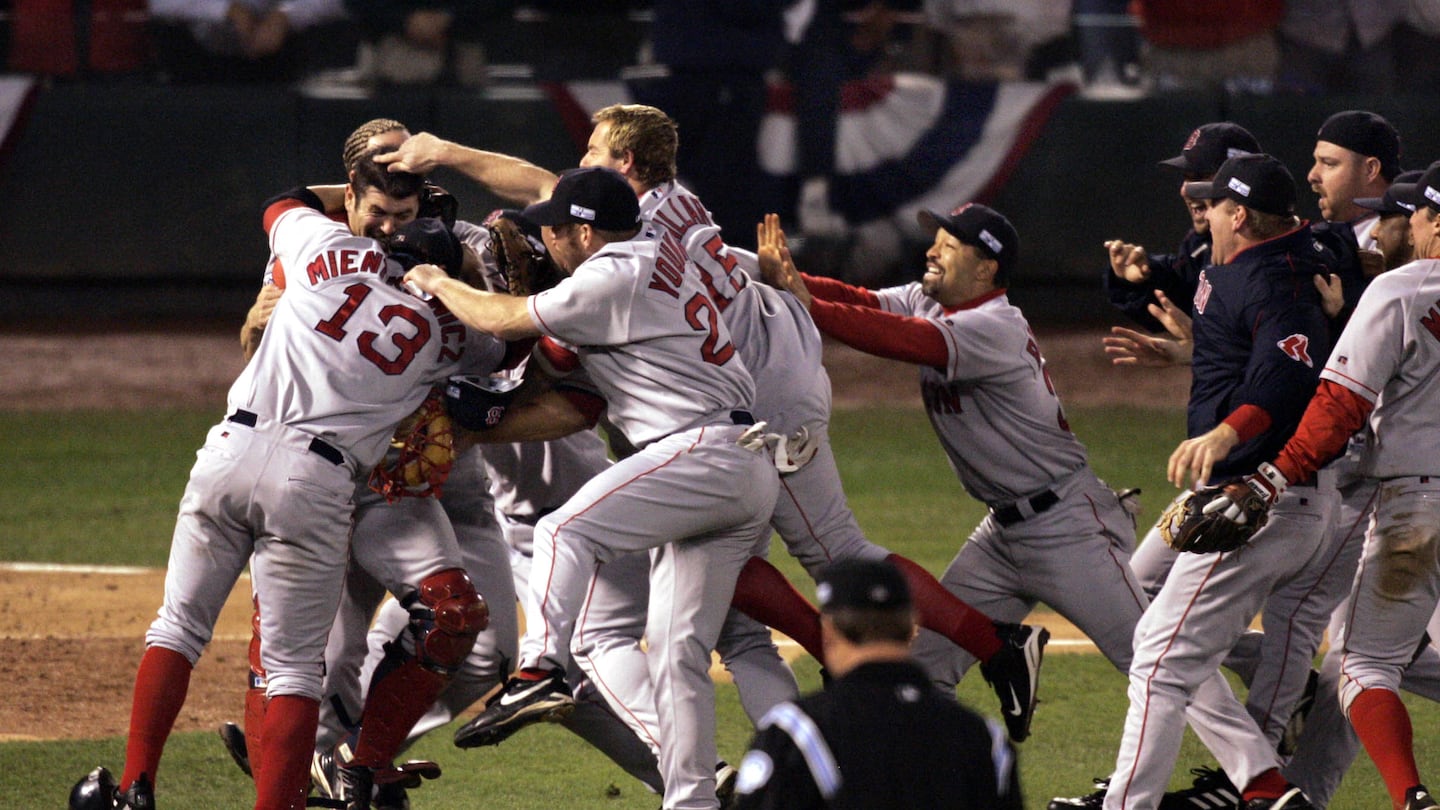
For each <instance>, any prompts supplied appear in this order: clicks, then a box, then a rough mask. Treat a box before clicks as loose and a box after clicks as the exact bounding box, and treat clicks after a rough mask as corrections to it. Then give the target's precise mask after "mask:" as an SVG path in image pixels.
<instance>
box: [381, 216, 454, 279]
mask: <svg viewBox="0 0 1440 810" xmlns="http://www.w3.org/2000/svg"><path fill="white" fill-rule="evenodd" d="M386 248H387V250H388V251H389V253H390V258H392V259H394V260H395V261H397V262H399V263H400V266H401V267H404V268H405V269H406V270H409V269H410V268H412V267H414V266H415V265H417V264H437V265H439V266H440V267H441V268H442V269H443V270H444V271H445V272H446V273H449V274H450V275H452V276H453V275H456V274H457V273H459V272H460V266H461V265H462V264H464V263H465V250H464V248H462V247H461V246H460V240H459V238H457V237H456V236H455V232H454V231H452V230H450V229H449V228H448V227H446V226H445V223H444V222H442V221H440V220H439V219H436V218H435V217H419V218H417V219H412V220H410V221H409V222H407V223H405V224H404V225H401V226H400V227H399V228H396V229H395V233H393V234H391V235H390V238H389V239H388V240H386Z"/></svg>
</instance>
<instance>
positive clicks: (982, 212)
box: [915, 203, 1020, 273]
mask: <svg viewBox="0 0 1440 810" xmlns="http://www.w3.org/2000/svg"><path fill="white" fill-rule="evenodd" d="M915 219H916V220H917V221H918V222H919V223H920V227H922V228H924V229H925V230H926V231H927V232H930V233H934V232H935V231H937V230H942V229H943V230H944V231H945V232H946V233H949V234H950V235H951V236H953V237H955V238H956V239H959V240H960V241H961V242H964V243H965V244H967V245H972V246H974V247H977V248H979V249H980V250H981V251H982V252H984V253H985V254H987V255H988V256H989V257H990V258H992V259H994V260H995V261H997V262H999V263H1000V272H1002V273H1009V272H1010V271H1011V270H1012V269H1014V267H1015V264H1016V262H1018V261H1019V260H1020V234H1018V233H1016V232H1015V226H1014V225H1011V224H1010V220H1008V219H1006V218H1005V216H1004V215H1003V214H1001V213H1000V212H999V211H996V210H995V209H993V208H991V207H989V206H987V205H981V204H980V203H965V204H964V205H962V206H960V207H959V208H956V209H955V210H954V211H951V212H950V213H948V214H941V213H937V212H935V211H930V210H928V209H927V210H922V211H921V212H920V213H918V214H916V215H915Z"/></svg>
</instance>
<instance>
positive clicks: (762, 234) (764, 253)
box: [755, 214, 811, 309]
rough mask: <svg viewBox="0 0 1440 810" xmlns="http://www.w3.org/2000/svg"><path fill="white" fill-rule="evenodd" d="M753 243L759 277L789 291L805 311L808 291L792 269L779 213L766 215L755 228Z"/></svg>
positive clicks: (808, 299)
mask: <svg viewBox="0 0 1440 810" xmlns="http://www.w3.org/2000/svg"><path fill="white" fill-rule="evenodd" d="M755 242H756V245H757V247H756V251H755V253H756V256H757V257H758V259H759V263H760V275H761V276H762V277H764V279H765V283H767V284H769V285H770V286H772V287H776V288H778V289H781V290H785V291H787V292H789V293H790V294H791V295H794V296H795V297H796V298H798V299H800V303H802V304H804V305H805V307H806V309H809V307H810V300H811V299H810V290H809V289H807V288H806V286H805V280H804V279H802V278H801V277H800V271H799V270H797V269H796V268H795V260H794V258H793V257H791V255H790V246H789V244H788V243H787V242H786V239H785V230H784V229H783V228H781V227H780V215H779V214H766V215H765V219H764V220H762V221H761V222H760V223H759V224H758V225H756V226H755Z"/></svg>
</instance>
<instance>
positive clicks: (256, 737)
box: [245, 686, 268, 782]
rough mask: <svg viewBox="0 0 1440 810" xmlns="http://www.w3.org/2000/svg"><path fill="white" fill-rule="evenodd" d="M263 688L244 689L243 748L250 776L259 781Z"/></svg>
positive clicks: (265, 699) (263, 712)
mask: <svg viewBox="0 0 1440 810" xmlns="http://www.w3.org/2000/svg"><path fill="white" fill-rule="evenodd" d="M267 702H268V699H267V698H266V697H265V688H264V687H260V688H258V689H257V688H255V687H253V686H252V687H250V688H249V689H246V690H245V750H246V752H248V753H249V754H250V778H251V779H253V780H255V781H256V782H259V781H260V735H261V733H262V732H263V731H264V729H265V706H266V703H267Z"/></svg>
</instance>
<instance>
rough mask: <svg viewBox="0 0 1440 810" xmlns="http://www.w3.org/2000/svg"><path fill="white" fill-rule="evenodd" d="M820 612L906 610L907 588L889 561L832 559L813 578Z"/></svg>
mask: <svg viewBox="0 0 1440 810" xmlns="http://www.w3.org/2000/svg"><path fill="white" fill-rule="evenodd" d="M815 600H816V601H817V602H819V603H820V609H821V610H822V611H825V610H840V609H844V608H850V609H858V610H898V609H901V608H908V607H910V586H909V584H907V583H906V582H905V575H904V574H901V573H900V569H899V568H897V567H895V564H894V563H892V562H890V561H889V560H861V559H853V558H850V559H844V560H836V561H835V562H833V563H830V564H829V565H827V566H825V568H823V569H821V571H820V574H819V575H818V576H817V577H816V578H815Z"/></svg>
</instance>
